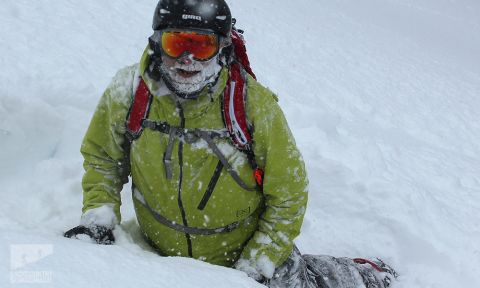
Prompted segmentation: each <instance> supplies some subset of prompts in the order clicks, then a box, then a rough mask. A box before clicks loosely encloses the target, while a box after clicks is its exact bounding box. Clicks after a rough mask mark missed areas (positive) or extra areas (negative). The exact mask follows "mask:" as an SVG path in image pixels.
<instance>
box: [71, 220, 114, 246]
mask: <svg viewBox="0 0 480 288" xmlns="http://www.w3.org/2000/svg"><path fill="white" fill-rule="evenodd" d="M82 234H83V235H87V236H88V237H90V238H91V239H92V240H94V241H95V242H97V244H103V245H110V244H113V243H114V242H115V237H114V236H113V231H112V229H110V228H107V227H105V226H98V225H93V226H88V227H86V226H83V225H80V226H77V227H75V228H72V229H70V230H68V231H67V232H65V234H63V236H64V237H67V238H77V237H76V236H77V235H82Z"/></svg>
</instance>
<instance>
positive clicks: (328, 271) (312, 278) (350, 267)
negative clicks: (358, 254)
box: [264, 247, 398, 288]
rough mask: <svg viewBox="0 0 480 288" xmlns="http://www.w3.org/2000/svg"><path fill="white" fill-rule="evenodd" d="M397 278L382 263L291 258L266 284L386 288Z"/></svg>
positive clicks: (295, 287) (299, 287)
mask: <svg viewBox="0 0 480 288" xmlns="http://www.w3.org/2000/svg"><path fill="white" fill-rule="evenodd" d="M396 277H398V274H397V273H396V272H395V271H394V270H393V269H392V268H391V267H390V266H388V265H387V264H385V263H384V262H383V261H381V260H379V259H376V260H373V261H370V260H366V259H350V258H335V257H331V256H325V255H301V254H300V252H299V251H298V249H297V248H296V247H295V249H294V250H293V253H292V255H290V257H289V258H288V260H287V261H286V262H285V263H284V264H283V265H282V266H280V267H278V268H277V269H276V270H275V272H274V276H273V277H272V279H269V280H266V281H265V282H264V284H265V285H266V286H267V287H271V288H357V287H365V288H387V287H390V284H391V281H392V280H393V279H394V278H396Z"/></svg>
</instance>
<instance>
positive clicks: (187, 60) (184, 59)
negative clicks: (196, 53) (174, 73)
mask: <svg viewBox="0 0 480 288" xmlns="http://www.w3.org/2000/svg"><path fill="white" fill-rule="evenodd" d="M192 56H193V55H192V54H190V53H185V54H184V55H182V56H180V58H178V59H177V61H178V63H180V64H183V65H190V64H192V63H193V57H192Z"/></svg>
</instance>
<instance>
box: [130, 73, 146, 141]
mask: <svg viewBox="0 0 480 288" xmlns="http://www.w3.org/2000/svg"><path fill="white" fill-rule="evenodd" d="M151 101H152V96H151V93H150V90H148V86H147V84H146V83H145V81H143V79H142V78H140V83H139V84H138V88H137V91H136V92H135V96H134V98H133V102H132V106H131V107H130V111H128V115H127V122H126V127H127V133H126V135H127V137H128V138H129V140H130V141H133V140H135V139H137V138H138V137H140V135H141V134H142V131H143V127H142V122H143V120H144V119H145V118H146V117H147V115H148V111H149V109H150V103H151Z"/></svg>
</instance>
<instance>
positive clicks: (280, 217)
mask: <svg viewBox="0 0 480 288" xmlns="http://www.w3.org/2000/svg"><path fill="white" fill-rule="evenodd" d="M252 81H253V80H252ZM248 97H249V99H248V104H247V113H248V114H249V115H248V116H249V117H248V118H249V120H250V121H252V122H253V126H254V129H255V130H254V137H253V138H254V149H255V158H256V161H257V164H258V165H259V166H260V167H263V168H264V172H265V175H264V184H263V185H264V186H263V193H264V197H265V210H264V212H263V214H262V215H261V217H260V219H259V226H258V230H257V231H256V232H255V234H254V236H253V237H252V238H251V240H250V241H249V242H248V244H247V245H246V247H245V248H244V250H243V252H242V255H241V257H240V259H239V261H237V263H236V268H237V269H240V270H242V271H244V272H247V274H249V275H250V276H254V278H258V276H259V275H258V273H259V274H261V275H263V276H264V277H266V278H271V277H272V276H273V273H274V270H275V268H277V267H278V266H280V265H281V264H283V262H285V260H287V258H288V257H289V256H290V254H291V253H292V248H293V240H294V238H295V237H297V236H298V234H299V233H300V228H301V225H302V222H303V217H304V214H305V209H306V205H307V199H308V194H307V186H308V180H307V175H306V171H305V165H304V162H303V159H302V156H301V154H300V152H299V150H298V149H297V147H296V144H295V140H294V138H293V135H292V133H291V131H290V129H289V127H288V124H287V121H286V120H285V117H284V115H283V112H282V110H281V109H280V107H279V106H278V104H277V102H276V96H275V95H273V94H272V93H271V92H270V91H269V90H268V89H265V88H263V87H261V86H259V84H256V85H255V86H253V87H249V91H248ZM255 273H257V275H255ZM252 274H253V275H252Z"/></svg>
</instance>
